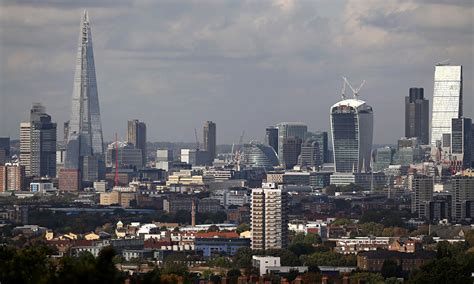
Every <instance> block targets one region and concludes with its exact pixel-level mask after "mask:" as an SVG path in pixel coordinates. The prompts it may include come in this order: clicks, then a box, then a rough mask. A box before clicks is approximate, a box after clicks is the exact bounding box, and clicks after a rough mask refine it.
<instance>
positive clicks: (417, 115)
mask: <svg viewBox="0 0 474 284" xmlns="http://www.w3.org/2000/svg"><path fill="white" fill-rule="evenodd" d="M429 111H430V110H429V102H428V100H426V99H425V98H424V92H423V88H410V93H409V95H408V96H407V97H405V137H407V138H412V137H417V138H418V139H419V141H420V142H421V144H423V145H428V144H429V135H430V131H429V129H430V128H429V127H430V126H429V124H430V120H429Z"/></svg>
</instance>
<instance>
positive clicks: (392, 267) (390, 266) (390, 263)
mask: <svg viewBox="0 0 474 284" xmlns="http://www.w3.org/2000/svg"><path fill="white" fill-rule="evenodd" d="M381 273H382V276H383V277H384V278H390V277H400V276H401V273H402V269H401V267H400V265H398V263H397V262H396V261H394V260H391V259H386V260H384V262H383V264H382V271H381Z"/></svg>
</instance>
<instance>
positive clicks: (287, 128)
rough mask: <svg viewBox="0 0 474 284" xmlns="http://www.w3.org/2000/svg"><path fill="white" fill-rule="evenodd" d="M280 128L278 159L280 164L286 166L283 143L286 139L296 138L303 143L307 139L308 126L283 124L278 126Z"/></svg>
mask: <svg viewBox="0 0 474 284" xmlns="http://www.w3.org/2000/svg"><path fill="white" fill-rule="evenodd" d="M277 128H278V159H279V160H280V164H282V165H283V164H284V163H285V161H284V160H283V142H284V140H285V139H286V138H289V137H295V138H299V139H301V140H302V141H304V140H305V138H306V133H307V132H308V126H306V124H304V123H301V122H282V123H278V124H277Z"/></svg>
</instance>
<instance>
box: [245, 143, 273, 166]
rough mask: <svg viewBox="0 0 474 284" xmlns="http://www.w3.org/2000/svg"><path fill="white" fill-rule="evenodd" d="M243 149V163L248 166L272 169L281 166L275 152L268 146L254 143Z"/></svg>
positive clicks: (246, 145)
mask: <svg viewBox="0 0 474 284" xmlns="http://www.w3.org/2000/svg"><path fill="white" fill-rule="evenodd" d="M243 148H244V149H243V161H244V164H246V165H248V166H251V167H254V168H272V167H275V166H278V164H279V162H278V157H277V154H276V152H275V150H274V149H273V148H272V147H270V146H268V145H264V144H260V143H255V142H252V143H250V144H245V145H244V147H243Z"/></svg>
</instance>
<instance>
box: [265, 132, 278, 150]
mask: <svg viewBox="0 0 474 284" xmlns="http://www.w3.org/2000/svg"><path fill="white" fill-rule="evenodd" d="M265 144H266V145H268V146H270V147H272V148H273V150H275V153H278V128H276V127H273V126H270V127H267V128H266V129H265Z"/></svg>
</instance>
